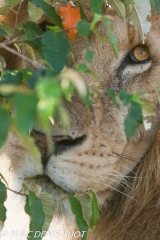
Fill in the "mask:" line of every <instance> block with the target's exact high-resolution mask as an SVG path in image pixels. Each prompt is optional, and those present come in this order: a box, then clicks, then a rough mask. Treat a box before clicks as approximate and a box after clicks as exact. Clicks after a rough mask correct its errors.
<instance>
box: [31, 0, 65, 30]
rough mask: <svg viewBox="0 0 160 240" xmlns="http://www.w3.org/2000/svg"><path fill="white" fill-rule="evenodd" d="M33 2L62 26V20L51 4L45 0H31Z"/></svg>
mask: <svg viewBox="0 0 160 240" xmlns="http://www.w3.org/2000/svg"><path fill="white" fill-rule="evenodd" d="M29 1H30V2H31V3H32V4H35V5H36V6H37V7H38V8H41V9H42V10H43V11H44V12H45V14H46V15H47V17H49V18H50V19H51V20H52V21H53V23H55V24H56V25H57V26H58V27H60V28H63V27H62V20H61V18H60V17H59V15H57V13H56V11H55V8H54V7H52V6H51V5H49V4H48V3H46V2H44V1H43V0H29Z"/></svg>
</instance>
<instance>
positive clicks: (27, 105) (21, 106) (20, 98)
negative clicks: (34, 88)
mask: <svg viewBox="0 0 160 240" xmlns="http://www.w3.org/2000/svg"><path fill="white" fill-rule="evenodd" d="M13 101H14V107H15V110H16V123H17V126H18V128H19V130H20V131H21V133H22V134H27V133H28V131H29V130H30V129H32V127H33V125H34V123H35V120H36V107H37V102H38V99H37V97H36V95H35V94H24V93H23V94H22V93H18V94H16V95H15V96H14V98H13Z"/></svg>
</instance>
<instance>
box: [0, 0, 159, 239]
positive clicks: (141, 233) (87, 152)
mask: <svg viewBox="0 0 160 240" xmlns="http://www.w3.org/2000/svg"><path fill="white" fill-rule="evenodd" d="M25 2H27V1H25ZM81 2H82V5H83V6H84V9H85V12H86V15H87V16H88V17H89V19H90V20H91V18H92V14H91V11H90V9H89V5H88V2H87V1H86V0H82V1H81ZM22 7H23V8H24V10H25V5H23V6H22ZM21 12H23V13H24V11H23V10H22V11H21ZM103 12H104V14H107V13H108V12H107V8H106V7H105V8H104V9H103ZM111 14H112V15H113V17H114V21H113V24H112V28H113V32H114V34H115V35H116V36H117V39H118V49H119V58H118V59H116V58H115V56H114V53H113V51H112V49H111V46H110V43H109V40H108V37H107V33H106V29H105V27H104V26H103V25H102V24H98V30H99V32H100V33H101V34H102V35H103V37H104V39H105V41H104V42H101V41H100V40H99V39H98V38H97V37H96V36H95V35H94V34H91V35H90V37H89V42H90V44H91V48H92V50H93V51H95V58H94V61H93V63H92V69H93V71H94V72H95V73H96V74H97V76H98V78H99V81H100V89H99V95H98V97H97V98H96V99H93V101H92V106H91V108H90V109H86V108H85V107H84V106H83V102H82V100H81V99H80V97H79V96H77V95H76V94H75V95H74V96H73V99H72V103H68V102H65V106H66V108H67V110H68V112H69V115H70V126H69V130H68V132H67V135H69V136H70V137H72V138H73V139H76V138H78V137H81V136H83V135H86V140H85V141H84V142H83V143H82V144H81V145H78V146H76V147H74V148H72V149H70V150H67V151H64V152H62V153H61V154H59V155H58V156H55V155H52V156H51V157H50V159H49V161H48V164H47V165H46V167H45V169H43V167H42V163H41V159H39V162H35V161H34V159H33V157H32V156H31V155H30V154H29V153H28V152H27V150H26V149H25V147H24V146H23V144H22V143H21V142H20V140H18V137H17V136H16V135H15V134H14V133H10V134H9V136H8V139H7V141H6V144H5V146H4V148H3V149H2V151H1V158H0V172H1V173H2V174H3V176H4V178H5V179H6V181H7V183H8V185H9V187H10V188H12V189H14V190H15V191H19V190H20V189H21V188H22V184H23V182H24V180H23V179H24V178H34V177H36V176H37V175H43V177H39V178H35V181H37V183H38V184H40V185H41V186H42V187H43V188H44V189H45V191H47V192H50V193H51V194H52V195H53V196H54V198H59V197H62V196H65V195H66V194H67V193H68V192H69V193H75V192H85V191H86V189H93V190H94V191H95V192H96V194H97V197H98V201H99V206H100V210H101V218H100V221H99V223H98V225H97V227H96V229H95V231H93V232H92V233H89V234H88V238H87V240H142V239H143V240H147V239H148V240H157V239H160V227H159V225H160V220H159V219H160V217H159V216H160V206H159V205H160V199H159V190H160V187H159V181H160V169H159V168H160V167H159V166H160V163H159V161H160V155H159V151H160V150H159V149H160V148H159V147H160V146H159V144H160V139H159V137H160V135H159V131H158V129H159V118H160V114H159V110H160V108H159V103H158V99H157V97H156V96H155V95H154V94H153V95H151V99H152V100H153V103H154V108H155V111H156V113H157V115H156V116H155V117H150V118H148V120H149V121H150V122H152V128H151V130H148V131H145V130H144V127H143V126H140V127H139V128H138V130H137V131H136V134H135V136H134V137H133V138H132V139H131V140H127V139H126V136H125V133H124V120H125V117H126V114H127V112H128V109H127V108H125V107H123V105H122V103H121V102H120V101H119V99H117V101H118V104H119V106H118V108H115V107H114V106H113V103H112V101H111V99H110V97H109V96H108V94H106V92H105V90H106V88H112V89H114V90H117V91H119V90H120V89H124V90H126V91H128V92H131V93H132V92H133V91H134V89H138V90H140V91H152V90H155V89H156V88H157V86H158V83H159V75H160V47H159V43H160V31H159V29H160V20H159V17H160V14H158V15H155V16H153V17H152V21H151V23H152V27H151V31H150V33H149V35H148V36H147V40H146V43H145V44H146V45H147V46H148V48H149V51H150V56H151V61H150V62H148V63H145V64H139V65H133V64H128V65H127V66H126V67H125V68H124V69H122V68H120V66H121V64H122V62H123V61H124V59H125V58H126V56H127V55H128V53H129V52H130V51H131V49H132V48H133V47H135V46H137V45H138V44H141V40H140V37H139V36H138V34H137V32H136V30H135V29H134V28H133V27H132V26H130V25H129V24H128V22H127V20H125V19H121V18H119V17H118V16H117V15H116V14H115V13H114V12H111ZM8 17H9V15H8ZM26 18H27V15H26ZM20 19H21V18H20ZM24 20H25V16H24V14H23V21H24ZM9 21H10V20H9ZM12 22H13V24H14V20H13V21H12ZM20 22H21V20H20ZM71 46H72V51H73V55H74V60H75V62H76V63H77V62H84V61H85V60H84V52H85V42H84V40H83V39H82V38H80V37H77V39H76V40H75V41H73V42H71ZM6 54H8V53H6ZM11 65H12V64H11V63H10V66H11ZM70 65H71V66H72V67H74V66H73V65H74V64H73V63H72V62H70ZM15 67H16V66H15ZM10 68H11V67H10ZM17 68H19V63H18V67H17ZM82 76H83V77H84V79H85V82H86V84H87V85H88V86H94V84H95V82H94V80H93V77H92V76H91V75H85V74H82ZM35 129H36V130H39V131H41V132H43V130H42V129H40V128H39V127H38V126H35ZM51 132H52V134H53V136H59V135H63V134H64V130H63V129H62V128H61V127H60V126H59V125H58V123H55V125H54V126H52V127H51ZM119 155H121V157H119ZM44 174H45V175H47V176H48V177H49V178H50V179H51V180H52V181H49V180H48V179H47V178H45V177H44ZM53 182H54V183H53ZM55 184H56V185H55ZM24 204H25V198H24V197H23V196H18V195H16V194H15V193H13V192H10V191H8V198H7V201H6V203H5V205H6V207H7V220H6V222H5V224H4V228H3V230H10V231H11V230H13V229H14V230H15V229H18V230H19V231H20V230H25V231H26V232H27V231H28V223H29V218H28V216H27V215H26V214H25V212H24V209H23V208H24ZM57 229H61V230H76V229H77V227H76V224H75V219H74V216H73V215H72V213H71V211H70V208H69V204H68V201H67V200H63V201H59V202H56V205H55V215H54V216H53V220H52V223H51V226H50V230H57ZM0 239H1V240H4V239H6V238H5V237H4V236H3V237H1V238H0ZM7 239H10V238H9V236H7ZM14 239H16V240H20V239H25V238H20V237H16V238H14ZM44 239H45V240H46V239H48V238H47V237H45V238H44ZM52 239H60V238H52ZM63 239H67V238H62V239H61V240H63ZM69 239H71V238H69Z"/></svg>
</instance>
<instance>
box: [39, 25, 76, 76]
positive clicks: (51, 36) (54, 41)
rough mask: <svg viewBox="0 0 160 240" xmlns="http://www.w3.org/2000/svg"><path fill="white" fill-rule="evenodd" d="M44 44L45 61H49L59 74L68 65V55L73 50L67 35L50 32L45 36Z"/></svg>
mask: <svg viewBox="0 0 160 240" xmlns="http://www.w3.org/2000/svg"><path fill="white" fill-rule="evenodd" d="M42 44H43V46H42V51H43V55H44V57H45V59H46V60H48V62H49V63H50V65H51V66H52V67H53V70H54V71H55V72H56V73H59V72H60V71H61V70H62V69H63V68H64V67H65V66H67V65H68V55H69V53H70V50H71V49H70V45H69V42H68V38H67V36H66V34H65V33H63V32H52V31H50V30H49V31H47V32H46V33H45V34H44V37H43V39H42Z"/></svg>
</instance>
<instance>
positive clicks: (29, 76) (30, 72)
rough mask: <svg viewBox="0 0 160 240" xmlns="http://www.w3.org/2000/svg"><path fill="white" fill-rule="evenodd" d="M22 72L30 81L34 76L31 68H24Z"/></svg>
mask: <svg viewBox="0 0 160 240" xmlns="http://www.w3.org/2000/svg"><path fill="white" fill-rule="evenodd" d="M21 72H22V76H23V79H24V81H25V82H27V83H28V81H29V79H30V78H31V77H32V74H33V72H32V71H31V69H29V68H24V69H22V70H21Z"/></svg>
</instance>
